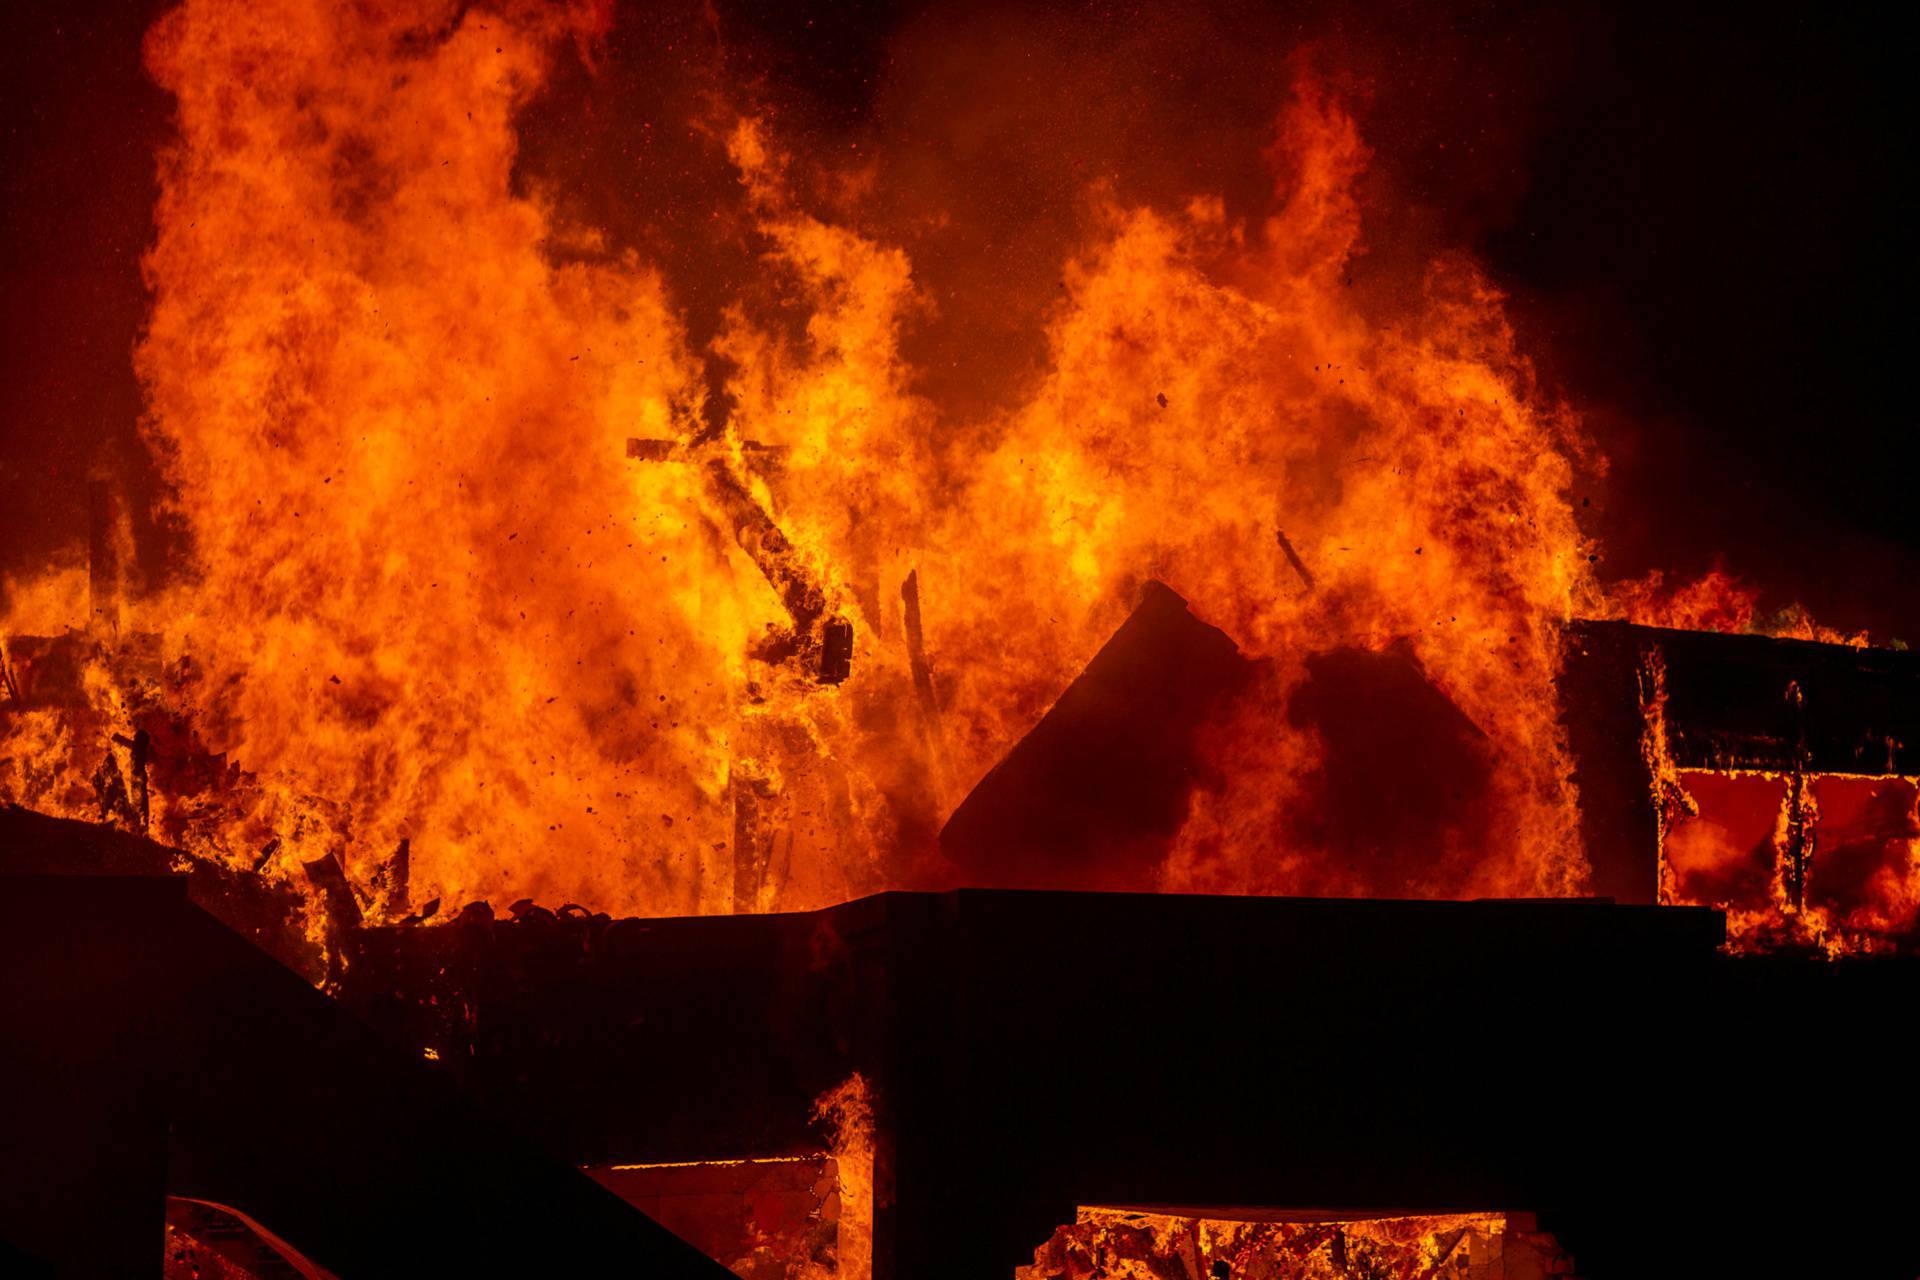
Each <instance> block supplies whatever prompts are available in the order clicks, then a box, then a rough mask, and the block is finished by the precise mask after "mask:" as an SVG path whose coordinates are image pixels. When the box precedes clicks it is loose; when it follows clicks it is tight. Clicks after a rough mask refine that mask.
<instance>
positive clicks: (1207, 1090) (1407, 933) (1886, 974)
mask: <svg viewBox="0 0 1920 1280" xmlns="http://www.w3.org/2000/svg"><path fill="white" fill-rule="evenodd" d="M10 817H11V818H13V819H15V820H14V821H11V822H9V824H8V827H7V834H8V838H9V839H19V838H21V836H22V833H23V832H26V833H28V834H31V835H33V836H34V837H35V838H41V839H48V838H51V839H59V838H61V836H62V834H63V833H65V832H70V831H72V830H74V829H75V828H74V827H73V825H72V824H56V823H50V822H47V821H46V820H39V819H34V820H32V821H30V822H25V823H23V822H21V821H18V819H19V818H20V815H17V814H15V815H10ZM78 830H81V831H84V830H85V828H78ZM0 904H3V905H0V911H3V912H4V920H3V921H0V952H3V953H4V973H5V975H6V981H5V985H4V1008H0V1017H4V1019H5V1025H6V1026H7V1028H8V1042H9V1048H8V1050H7V1055H6V1061H5V1071H6V1081H5V1086H6V1087H5V1090H4V1093H3V1094H0V1096H3V1097H4V1099H5V1102H4V1107H5V1115H4V1122H5V1125H6V1132H7V1134H8V1144H7V1145H8V1151H7V1156H6V1167H5V1175H4V1176H5V1182H4V1188H3V1189H0V1215H3V1216H0V1237H4V1238H5V1239H6V1240H7V1241H8V1242H9V1245H10V1247H11V1248H12V1249H13V1250H14V1251H15V1253H16V1255H17V1260H16V1262H15V1263H14V1265H15V1266H16V1267H17V1268H19V1269H21V1270H22V1273H23V1274H33V1270H32V1268H31V1265H30V1263H29V1262H28V1260H29V1259H37V1260H39V1261H40V1262H41V1263H43V1264H45V1266H44V1271H43V1273H44V1274H52V1275H139V1274H154V1273H156V1272H157V1270H158V1268H159V1256H160V1245H161V1221H162V1214H163V1211H164V1203H165V1197H168V1196H172V1197H176V1198H188V1199H194V1200H201V1201H207V1202H211V1203H213V1204H216V1205H220V1206H226V1207H228V1208H230V1209H232V1210H235V1211H238V1213H240V1214H244V1215H245V1216H246V1217H247V1218H249V1219H251V1220H253V1221H255V1222H257V1223H259V1224H262V1225H263V1226H264V1227H265V1228H266V1229H267V1230H268V1231H270V1232H271V1233H273V1234H274V1235H275V1236H277V1237H279V1238H281V1239H282V1240H284V1241H287V1242H289V1243H290V1244H291V1245H292V1246H293V1248H294V1249H296V1250H297V1251H298V1252H299V1253H300V1254H301V1255H304V1257H305V1258H307V1259H310V1260H312V1261H313V1262H314V1263H317V1264H318V1265H319V1266H321V1267H324V1268H325V1269H326V1271H327V1272H330V1273H332V1274H335V1275H337V1276H340V1277H343V1278H345V1280H351V1278H352V1277H357V1276H374V1275H389V1274H400V1273H407V1274H434V1275H480V1274H486V1275H504V1274H511V1275H569V1274H570V1275H582V1274H600V1273H612V1272H620V1273H625V1274H634V1275H647V1276H663V1277H664V1276H674V1277H677V1276H688V1277H693V1276H722V1275H725V1274H726V1272H725V1271H723V1270H722V1269H721V1268H719V1267H717V1266H715V1265H714V1264H712V1263H710V1262H708V1261H707V1260H706V1259H705V1258H703V1257H701V1256H700V1255H698V1254H697V1253H695V1252H694V1251H693V1250H692V1249H691V1248H689V1247H687V1246H684V1245H682V1244H680V1243H679V1242H678V1241H677V1240H675V1239H673V1238H672V1237H671V1236H670V1235H668V1233H666V1232H664V1231H663V1230H661V1229H660V1228H658V1227H656V1226H654V1225H653V1224H652V1223H651V1222H649V1221H648V1220H647V1219H646V1218H645V1217H643V1216H642V1215H641V1214H640V1213H638V1212H637V1211H635V1210H633V1209H631V1208H629V1207H628V1206H627V1205H625V1204H622V1203H621V1202H620V1201H619V1200H618V1199H616V1198H615V1197H614V1196H612V1195H610V1194H608V1193H607V1192H605V1191H603V1190H601V1189H600V1188H599V1187H597V1186H595V1185H594V1184H593V1183H592V1182H591V1181H589V1180H588V1179H587V1178H586V1177H585V1176H584V1175H582V1174H581V1173H579V1172H578V1171H577V1170H578V1167H579V1166H583V1165H595V1166H609V1165H621V1164H669V1163H674V1162H687V1161H717V1160H726V1159H739V1158H766V1157H776V1156H783V1155H800V1154H807V1153H815V1152H818V1151H819V1150H820V1149H821V1146H822V1138H821V1134H820V1127H819V1124H818V1122H817V1120H816V1119H815V1118H814V1117H813V1114H812V1113H813V1102H814V1099H815V1098H816V1097H818V1096H819V1095H820V1094H821V1093H823V1092H824V1091H826V1090H828V1089H831V1088H832V1087H833V1086H834V1084H835V1083H836V1082H838V1081H840V1080H841V1079H843V1078H845V1077H846V1076H847V1075H848V1074H849V1073H850V1072H853V1071H858V1072H860V1073H861V1074H862V1075H863V1076H865V1077H866V1078H867V1079H868V1080H869V1081H870V1082H871V1084H872V1087H873V1096H874V1099H875V1105H876V1117H875V1129H874V1137H875V1143H874V1148H873V1161H874V1166H873V1168H874V1177H875V1204H876V1214H875V1217H876V1221H875V1263H874V1274H875V1275H876V1276H877V1277H881V1278H882V1280H948V1278H951V1280H987V1278H990V1277H1007V1276H1009V1275H1011V1273H1012V1270H1013V1268H1014V1267H1015V1266H1017V1265H1020V1264H1022V1263H1024V1262H1026V1261H1027V1260H1029V1259H1030V1258H1031V1257H1032V1252H1033V1249H1034V1247H1035V1246H1036V1245H1037V1244H1038V1243H1040V1242H1041V1241H1042V1240H1044V1239H1046V1237H1047V1235H1048V1233H1049V1232H1050V1231H1051V1230H1052V1229H1053V1228H1054V1227H1055V1226H1056V1225H1058V1224H1060V1223H1065V1222H1071V1221H1072V1220H1073V1215H1074V1211H1075V1207H1076V1206H1077V1205H1150V1206H1168V1207H1180V1208H1182V1209H1186V1210H1191V1211H1194V1212H1207V1211H1212V1210H1218V1209H1222V1208H1232V1209H1236V1210H1244V1209H1246V1208H1249V1207H1255V1208H1261V1209H1267V1210H1306V1209H1314V1210H1330V1209H1338V1210H1340V1211H1343V1212H1349V1213H1351V1212H1356V1211H1394V1212H1413V1211H1441V1210H1506V1211H1521V1212H1527V1213H1531V1214H1534V1215H1537V1218H1538V1221H1539V1225H1540V1227H1541V1229H1542V1230H1545V1231H1550V1232H1552V1233H1553V1234H1554V1235H1555V1236H1556V1237H1557V1238H1558V1239H1559V1240H1560V1242H1561V1244H1562V1245H1563V1246H1564V1247H1565V1248H1567V1249H1568V1250H1569V1251H1571V1252H1572V1253H1573V1254H1574V1255H1575V1257H1576V1258H1577V1259H1578V1261H1579V1268H1580V1274H1581V1275H1583V1276H1589V1277H1600V1278H1604V1277H1609V1276H1622V1277H1643V1276H1653V1275H1688V1276H1699V1275H1772V1274H1782V1273H1784V1272H1787V1271H1790V1270H1796V1269H1798V1270H1801V1271H1802V1273H1804V1274H1834V1275H1838V1274H1848V1275H1874V1274H1885V1275H1901V1274H1912V1272H1913V1269H1914V1265H1915V1263H1916V1261H1917V1260H1920V1247H1916V1241H1915V1238H1914V1235H1913V1230H1912V1226H1911V1219H1910V1214H1909V1213H1908V1212H1907V1210H1908V1208H1909V1206H1910V1203H1911V1193H1912V1190H1913V1185H1912V1180H1911V1176H1910V1173H1908V1172H1906V1170H1907V1169H1908V1166H1909V1163H1910V1156H1911V1153H1912V1151H1913V1150H1914V1143H1915V1139H1916V1137H1920V1132H1917V1131H1916V1125H1915V1121H1914V1113H1913V1109H1912V1107H1911V1106H1910V1105H1909V1103H1908V1094H1909V1090H1910V1084H1911V1079H1910V1076H1911V1073H1910V1070H1909V1067H1908V1059H1907V1051H1906V1046H1905V1041H1906V1039H1907V1038H1908V1037H1907V1031H1908V1023H1909V1020H1910V1018H1911V1011H1912V1008H1913V996H1914V993H1915V984H1914V971H1913V962H1912V961H1910V960H1905V959H1897V958H1881V959H1876V960H1859V961H1849V962H1841V963H1833V962H1828V961H1824V960H1812V959H1805V958H1780V957H1773V958H1736V957H1730V956H1727V955H1725V954H1722V953H1720V952H1719V951H1718V950H1717V949H1716V948H1717V944H1718V942H1719V940H1720V921H1719V918H1718V916H1717V915H1716V914H1715V913H1712V912H1709V911H1704V910H1698V909H1685V908H1651V907H1623V906H1613V905H1608V904H1604V903H1598V902H1479V903H1411V902H1391V901H1312V900H1293V899H1249V898H1200V897H1172V896H1155V895H1128V894H1068V893H1053V892H1037V891H1032V892H1020V891H1008V892H968V891H963V892H956V893H948V894H885V895H881V896H879V897H875V898H870V899H866V900H863V901H859V902H854V903H849V904H847V905H845V906H842V907H837V908H833V909H831V910H827V911H822V912H817V913H807V914H795V915H774V916H759V917H731V918H719V919H684V920H621V921H609V920H607V919H605V918H604V917H600V918H597V919H595V918H590V917H585V916H574V917H558V916H551V915H548V914H547V913H545V912H539V911H534V912H528V913H525V914H523V916H522V917H521V918H520V919H518V920H514V921H507V920H494V919H492V918H491V917H489V916H487V915H486V914H484V913H481V912H470V913H468V914H467V915H466V916H465V917H464V918H463V919H461V920H460V921H457V922H455V923H453V924H451V925H449V926H446V927H441V928H434V929H420V928H406V929H402V928H393V929H369V930H364V931H362V932H361V933H360V934H359V935H358V936H357V941H356V944H355V951H354V954H353V955H352V956H351V957H350V958H349V961H348V964H347V966H346V973H347V974H348V975H350V978H349V980H348V983H347V985H346V987H345V989H344V990H343V992H342V993H341V1001H340V1002H338V1003H336V1002H335V1001H333V1000H329V999H328V998H327V997H325V996H323V995H321V994H320V993H318V992H317V991H315V990H313V989H312V988H311V987H310V986H309V985H308V984H306V983H305V982H303V981H302V980H301V979H300V978H298V977H296V976H295V975H294V974H293V973H291V972H290V971H288V970H286V969H285V968H284V967H282V966H281V965H279V964H278V963H277V962H275V961H273V960H272V959H270V958H269V957H267V956H266V955H265V954H263V953H262V952H260V951H259V950H257V949H256V948H255V947H253V946H252V945H251V944H249V943H248V942H246V941H244V940H242V939H241V938H239V937H238V936H236V935H235V934H233V933H232V932H231V931H229V930H227V929H226V928H225V927H224V926H222V925H221V924H219V923H218V922H217V921H215V920H214V919H212V918H211V917H210V916H208V915H206V914H205V913H203V912H201V911H200V910H199V909H197V908H196V907H194V906H193V905H192V904H191V903H190V902H189V901H188V900H187V895H186V892H185V888H184V885H183V884H182V882H180V881H177V880H176V881H172V882H168V881H154V880H138V879H127V878H108V879H102V878H85V877H72V878H37V877H28V878H12V879H9V880H8V881H7V883H6V885H5V892H4V897H3V898H0ZM425 1049H431V1050H432V1053H433V1056H434V1057H436V1058H437V1059H438V1061H437V1062H429V1061H427V1060H426V1058H425V1056H424V1055H423V1050H425ZM569 1166H572V1167H571V1168H570V1167H569Z"/></svg>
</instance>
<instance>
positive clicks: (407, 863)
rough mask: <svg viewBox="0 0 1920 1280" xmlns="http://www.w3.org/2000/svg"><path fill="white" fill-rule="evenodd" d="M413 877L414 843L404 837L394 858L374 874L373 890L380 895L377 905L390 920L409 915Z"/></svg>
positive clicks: (397, 847)
mask: <svg viewBox="0 0 1920 1280" xmlns="http://www.w3.org/2000/svg"><path fill="white" fill-rule="evenodd" d="M412 875H413V842H412V841H411V840H408V839H407V838H405V837H404V836H403V837H402V838H401V840H400V843H399V845H398V846H396V847H395V848H394V851H393V856H392V857H390V858H388V859H387V860H386V862H385V863H383V864H382V865H381V866H380V867H378V868H376V869H375V871H374V873H373V890H374V892H375V893H376V894H377V895H378V899H377V903H376V905H377V906H378V907H379V909H380V912H381V914H382V915H384V916H386V917H387V918H388V919H390V920H397V919H399V918H400V917H402V916H404V915H406V914H407V912H408V909H409V905H410V899H409V896H408V895H409V890H410V885H409V881H410V880H411V879H412Z"/></svg>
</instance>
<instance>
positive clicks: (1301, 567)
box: [1273, 529, 1313, 591]
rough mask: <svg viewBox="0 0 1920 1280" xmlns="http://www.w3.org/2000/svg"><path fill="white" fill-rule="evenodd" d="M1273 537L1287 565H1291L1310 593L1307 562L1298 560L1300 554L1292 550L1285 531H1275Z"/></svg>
mask: <svg viewBox="0 0 1920 1280" xmlns="http://www.w3.org/2000/svg"><path fill="white" fill-rule="evenodd" d="M1273 536H1274V537H1275V539H1277V540H1278V541H1279V543H1280V550H1281V552H1282V553H1284V554H1285V555H1286V557H1287V563H1288V564H1290V565H1292V566H1293V571H1294V572H1295V573H1297V574H1299V575H1300V581H1301V582H1303V583H1305V584H1306V588H1307V590H1308V591H1312V590H1313V574H1312V573H1310V572H1308V570H1307V562H1306V561H1304V560H1302V559H1301V558H1300V553H1299V552H1298V551H1295V550H1294V549H1293V543H1292V541H1291V540H1289V539H1288V537H1287V531H1286V530H1285V529H1275V530H1274V531H1273Z"/></svg>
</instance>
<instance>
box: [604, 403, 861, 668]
mask: <svg viewBox="0 0 1920 1280" xmlns="http://www.w3.org/2000/svg"><path fill="white" fill-rule="evenodd" d="M741 449H742V453H743V455H744V456H748V457H759V456H762V455H773V456H778V452H779V451H777V450H774V449H771V448H770V447H768V446H764V445H760V444H758V443H757V442H751V441H749V442H746V443H744V444H743V445H742V446H741ZM627 456H628V457H629V458H634V459H639V460H642V461H649V462H663V461H680V462H688V463H692V464H693V465H695V466H696V467H697V468H698V470H699V474H700V476H701V480H702V485H703V488H704V489H705V491H706V494H707V497H708V499H709V500H710V501H711V502H712V503H713V504H714V506H716V507H717V508H718V509H719V511H720V513H721V515H722V516H723V517H724V519H725V521H726V523H727V526H728V528H729V529H730V530H731V532H732V534H733V538H734V541H735V542H736V543H737V544H739V547H740V549H741V550H742V551H744V552H746V553H747V558H748V559H749V560H752V561H753V563H754V567H755V568H757V569H759V570H760V574H761V576H762V577H764V578H765V579H766V580H767V582H768V584H769V585H770V586H772V587H773V589H774V591H775V593H776V594H778V596H779V597H780V604H781V607H782V608H784V609H785V610H786V613H787V616H788V618H790V619H791V620H792V624H793V625H792V628H791V630H790V631H789V632H788V633H786V634H785V635H783V636H780V637H776V638H775V639H774V640H773V641H772V642H771V643H769V644H766V645H763V646H761V648H760V649H759V650H758V651H756V653H755V655H754V656H755V657H758V658H760V659H762V660H763V661H767V662H784V661H788V660H795V661H799V662H802V663H804V664H806V665H807V666H808V667H809V668H810V669H811V670H812V672H813V675H814V678H815V679H817V680H818V681H819V682H820V683H822V684H839V683H841V682H842V681H844V680H845V679H846V678H847V675H848V671H849V669H850V665H851V662H852V659H853V627H852V625H851V624H850V623H848V622H847V621H846V620H845V619H844V618H840V617H837V616H834V615H833V612H832V601H831V597H830V594H829V592H828V590H827V588H826V586H825V585H824V584H822V583H821V582H820V581H819V580H818V579H817V578H816V576H815V575H814V573H813V570H812V568H811V567H810V566H809V565H808V564H807V563H806V560H805V558H804V557H803V556H801V554H800V553H799V551H798V550H797V549H796V548H795V547H794V545H793V542H792V540H791V539H789V538H788V537H787V535H786V533H785V532H784V531H782V529H781V528H780V526H779V524H778V522H776V521H775V520H774V518H773V515H772V513H770V512H769V511H768V510H767V509H766V507H765V506H763V505H762V504H761V502H760V500H759V499H758V498H757V497H755V496H754V493H753V488H752V486H751V485H750V484H749V483H748V481H747V478H746V476H745V475H744V474H743V472H742V470H741V466H740V464H739V463H738V462H736V460H735V459H734V457H733V455H732V454H731V453H729V452H728V451H726V450H724V449H721V448H719V447H718V445H717V443H716V442H715V441H714V440H712V439H706V438H702V439H699V440H697V441H695V442H694V443H692V444H681V443H679V442H676V441H671V440H645V439H638V438H634V439H629V440H628V441H627Z"/></svg>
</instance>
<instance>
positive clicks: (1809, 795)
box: [1660, 769, 1920, 955]
mask: <svg viewBox="0 0 1920 1280" xmlns="http://www.w3.org/2000/svg"><path fill="white" fill-rule="evenodd" d="M1678 779H1679V783H1680V786H1681V788H1682V789H1683V791H1684V793H1685V802H1684V803H1681V804H1678V805H1676V806H1673V807H1670V809H1669V812H1668V815H1667V822H1666V824H1665V832H1664V835H1663V837H1662V840H1661V849H1660V885H1661V897H1662V900H1663V901H1666V902H1670V903H1674V904H1679V905H1700V906H1713V907H1719V908H1721V909H1723V910H1725V911H1726V913H1727V936H1728V943H1729V945H1730V946H1731V947H1732V948H1733V949H1734V950H1742V951H1751V950H1763V949H1772V948H1778V947H1783V946H1812V947H1819V948H1822V949H1824V950H1826V951H1827V952H1829V953H1830V954H1836V955H1837V954H1846V953H1852V952H1861V951H1888V950H1894V949H1897V948H1900V947H1902V946H1903V945H1908V944H1910V941H1911V939H1912V938H1913V936H1914V933H1915V929H1916V925H1920V813H1917V812H1916V803H1917V802H1920V785H1916V780H1915V779H1913V778H1904V777H1861V776H1853V775H1843V774H1816V775H1813V776H1811V777H1809V778H1806V779H1804V785H1803V787H1802V788H1801V789H1800V791H1799V799H1798V800H1797V801H1796V799H1795V794H1796V793H1795V788H1794V786H1793V782H1794V780H1793V778H1792V777H1791V776H1789V775H1786V774H1779V773H1764V772H1757V771H1724V772H1722V771H1715V770H1704V769H1683V770H1680V771H1679V773H1678ZM1796 887H1798V890H1799V891H1798V892H1796Z"/></svg>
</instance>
